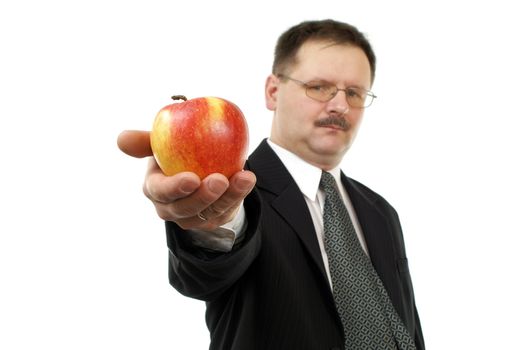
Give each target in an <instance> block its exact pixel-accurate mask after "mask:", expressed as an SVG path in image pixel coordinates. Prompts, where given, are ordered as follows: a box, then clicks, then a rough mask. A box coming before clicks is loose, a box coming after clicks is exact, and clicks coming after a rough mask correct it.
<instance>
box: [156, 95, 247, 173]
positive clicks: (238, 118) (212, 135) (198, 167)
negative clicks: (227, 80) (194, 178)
mask: <svg viewBox="0 0 526 350" xmlns="http://www.w3.org/2000/svg"><path fill="white" fill-rule="evenodd" d="M172 98H173V99H174V100H175V99H181V100H184V102H177V103H173V104H170V105H168V106H166V107H164V108H162V109H161V110H160V111H159V113H158V114H157V116H156V118H155V121H154V123H153V128H152V131H151V133H150V143H151V146H152V151H153V154H154V156H155V159H156V161H157V163H158V164H159V167H160V168H161V170H162V171H163V173H164V174H166V175H168V176H170V175H174V174H177V173H179V172H182V171H191V172H194V173H196V174H197V175H198V176H199V177H200V178H201V179H203V178H205V177H206V176H207V175H209V174H212V173H221V174H223V175H225V176H226V177H230V176H231V175H233V174H234V173H235V172H237V171H239V170H241V169H243V165H244V164H245V160H246V155H247V149H248V126H247V122H246V120H245V117H244V116H243V113H242V112H241V110H240V109H239V108H238V107H237V106H236V105H235V104H233V103H232V102H230V101H227V100H225V99H222V98H218V97H200V98H195V99H191V100H188V101H187V100H186V98H185V97H184V96H174V97H172Z"/></svg>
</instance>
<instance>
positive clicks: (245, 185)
mask: <svg viewBox="0 0 526 350" xmlns="http://www.w3.org/2000/svg"><path fill="white" fill-rule="evenodd" d="M236 185H237V186H239V187H240V188H241V189H242V190H243V191H248V190H249V189H250V188H251V187H252V181H250V180H248V179H237V181H236Z"/></svg>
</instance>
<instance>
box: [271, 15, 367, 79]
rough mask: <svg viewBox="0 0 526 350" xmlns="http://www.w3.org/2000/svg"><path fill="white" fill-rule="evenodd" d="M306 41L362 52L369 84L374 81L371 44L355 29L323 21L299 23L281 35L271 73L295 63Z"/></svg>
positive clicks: (336, 22) (347, 25)
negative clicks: (368, 73)
mask: <svg viewBox="0 0 526 350" xmlns="http://www.w3.org/2000/svg"><path fill="white" fill-rule="evenodd" d="M308 40H320V41H329V42H332V43H334V44H351V45H354V46H356V47H359V48H360V49H362V50H363V52H364V53H365V55H366V56H367V59H368V60H369V65H370V67H371V82H373V81H374V74H375V70H376V56H375V55H374V52H373V49H372V47H371V44H370V43H369V41H368V40H367V38H366V37H365V35H364V34H363V33H362V32H360V31H359V30H358V29H357V28H356V27H354V26H352V25H350V24H347V23H343V22H338V21H334V20H332V19H325V20H321V21H305V22H301V23H299V24H297V25H295V26H293V27H291V28H289V29H288V30H287V31H286V32H284V33H283V34H281V36H280V37H279V38H278V41H277V43H276V48H275V51H274V63H273V65H272V73H273V74H275V75H278V74H281V73H282V70H283V69H285V67H286V66H288V65H292V64H294V63H296V54H297V53H298V50H299V49H300V47H301V46H302V45H303V44H304V43H305V42H306V41H308Z"/></svg>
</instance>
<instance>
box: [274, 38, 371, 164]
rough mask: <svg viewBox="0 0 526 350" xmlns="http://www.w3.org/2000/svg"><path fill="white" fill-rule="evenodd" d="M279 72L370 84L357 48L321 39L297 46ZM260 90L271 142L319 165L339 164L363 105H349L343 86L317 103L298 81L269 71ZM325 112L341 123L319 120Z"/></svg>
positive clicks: (304, 78)
mask: <svg viewBox="0 0 526 350" xmlns="http://www.w3.org/2000/svg"><path fill="white" fill-rule="evenodd" d="M281 73H283V74H285V75H287V76H289V77H291V78H293V79H297V80H300V81H303V82H306V83H309V82H320V81H322V82H327V83H332V84H334V85H336V86H337V87H338V88H340V89H342V88H346V87H349V86H355V87H361V88H364V89H369V88H370V86H371V73H370V66H369V61H368V59H367V56H366V55H365V53H364V52H363V51H362V50H361V49H360V48H358V47H355V46H351V45H334V44H331V43H328V42H325V41H307V42H306V43H305V44H303V46H302V47H301V48H300V49H299V51H298V54H297V63H296V64H295V65H293V66H291V67H288V69H287V71H286V72H281ZM265 93H266V103H267V108H268V109H270V110H273V111H274V119H273V122H272V130H271V135H270V139H271V140H272V141H273V142H275V143H277V144H278V145H280V146H282V147H284V148H286V149H288V150H289V151H291V152H293V153H295V154H296V155H298V156H299V157H301V158H302V159H304V160H305V161H307V162H309V163H311V164H313V165H315V166H318V167H320V168H322V169H326V170H329V169H332V168H334V167H335V166H337V165H338V164H339V162H340V161H341V159H342V157H343V156H344V154H345V152H346V151H347V150H348V149H349V147H350V146H351V143H352V141H353V139H354V137H355V136H356V133H357V131H358V128H359V125H360V122H361V120H362V116H363V109H359V108H353V107H350V106H349V104H348V103H347V99H346V96H345V93H344V92H343V91H338V93H337V94H336V96H335V97H334V98H333V99H331V100H330V101H328V102H319V101H316V100H313V99H312V98H310V97H308V96H307V95H306V94H305V88H304V87H303V86H302V85H301V84H298V83H296V82H294V81H292V80H289V79H278V77H276V76H274V75H271V76H269V77H268V78H267V82H266V86H265ZM329 117H334V119H338V118H340V120H343V121H345V124H346V126H342V125H341V124H337V123H329V124H326V123H323V122H324V121H327V120H330V119H327V118H329ZM334 119H333V120H334Z"/></svg>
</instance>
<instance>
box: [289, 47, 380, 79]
mask: <svg viewBox="0 0 526 350" xmlns="http://www.w3.org/2000/svg"><path fill="white" fill-rule="evenodd" d="M291 69H292V71H293V72H295V73H298V74H302V78H303V79H326V80H332V81H344V82H346V83H355V84H360V85H363V86H365V87H370V81H371V67H370V65H369V60H368V59H367V56H366V55H365V52H364V51H363V50H362V49H361V48H359V47H357V46H355V45H351V44H334V43H332V42H328V41H307V42H306V43H304V44H303V45H302V46H301V47H300V49H299V50H298V53H297V55H296V62H295V64H294V65H293V66H292V67H291Z"/></svg>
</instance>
